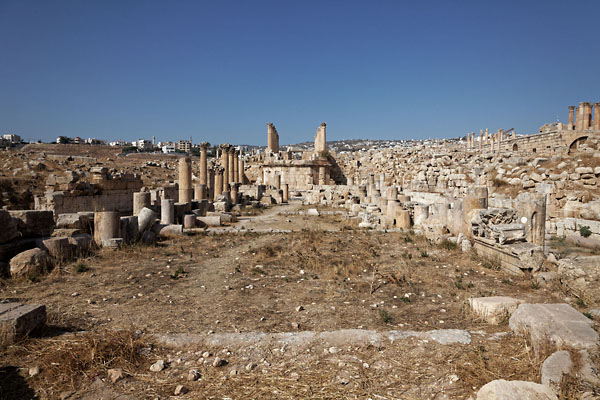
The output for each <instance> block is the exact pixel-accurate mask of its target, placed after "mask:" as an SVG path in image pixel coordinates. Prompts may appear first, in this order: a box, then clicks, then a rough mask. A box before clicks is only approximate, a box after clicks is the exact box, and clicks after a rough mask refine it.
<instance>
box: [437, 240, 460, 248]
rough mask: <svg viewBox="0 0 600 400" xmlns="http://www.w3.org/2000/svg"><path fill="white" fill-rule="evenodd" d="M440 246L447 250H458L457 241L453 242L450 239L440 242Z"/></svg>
mask: <svg viewBox="0 0 600 400" xmlns="http://www.w3.org/2000/svg"><path fill="white" fill-rule="evenodd" d="M438 247H439V248H441V249H446V250H456V249H457V248H458V245H457V244H456V243H455V242H451V241H449V240H448V239H444V240H442V241H441V242H440V244H438Z"/></svg>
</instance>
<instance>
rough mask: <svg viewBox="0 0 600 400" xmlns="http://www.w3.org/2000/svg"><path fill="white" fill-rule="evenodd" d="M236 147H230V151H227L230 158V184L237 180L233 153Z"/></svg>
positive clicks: (228, 179)
mask: <svg viewBox="0 0 600 400" xmlns="http://www.w3.org/2000/svg"><path fill="white" fill-rule="evenodd" d="M234 151H235V150H234V149H233V148H230V149H229V151H228V152H227V159H228V162H227V163H228V164H229V169H228V170H227V177H228V178H227V182H228V183H229V184H231V183H233V182H235V178H234V175H233V172H234V165H233V153H234Z"/></svg>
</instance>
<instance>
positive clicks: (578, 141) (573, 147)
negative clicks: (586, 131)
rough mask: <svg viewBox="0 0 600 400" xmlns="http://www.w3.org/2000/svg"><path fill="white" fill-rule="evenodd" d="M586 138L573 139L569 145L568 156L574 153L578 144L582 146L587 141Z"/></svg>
mask: <svg viewBox="0 0 600 400" xmlns="http://www.w3.org/2000/svg"><path fill="white" fill-rule="evenodd" d="M587 138H588V137H587V136H579V137H578V138H576V139H574V140H573V141H572V142H571V144H569V154H571V152H573V151H576V150H577V149H578V148H579V145H580V144H583V143H585V142H586V141H587Z"/></svg>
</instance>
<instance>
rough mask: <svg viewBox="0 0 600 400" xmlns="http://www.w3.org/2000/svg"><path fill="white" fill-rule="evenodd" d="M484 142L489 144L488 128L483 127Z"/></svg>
mask: <svg viewBox="0 0 600 400" xmlns="http://www.w3.org/2000/svg"><path fill="white" fill-rule="evenodd" d="M485 144H490V136H489V134H488V128H485Z"/></svg>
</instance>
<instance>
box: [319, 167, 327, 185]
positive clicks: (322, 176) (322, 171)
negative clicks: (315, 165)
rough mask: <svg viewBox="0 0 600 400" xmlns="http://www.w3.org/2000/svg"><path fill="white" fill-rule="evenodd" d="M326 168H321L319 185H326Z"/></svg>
mask: <svg viewBox="0 0 600 400" xmlns="http://www.w3.org/2000/svg"><path fill="white" fill-rule="evenodd" d="M325 170H326V168H325V167H319V185H325Z"/></svg>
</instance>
